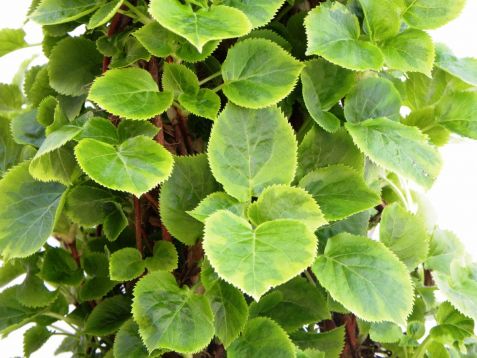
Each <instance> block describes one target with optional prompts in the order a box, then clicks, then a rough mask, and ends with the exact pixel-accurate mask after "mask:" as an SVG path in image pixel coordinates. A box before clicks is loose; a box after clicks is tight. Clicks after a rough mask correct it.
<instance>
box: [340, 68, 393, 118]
mask: <svg viewBox="0 0 477 358" xmlns="http://www.w3.org/2000/svg"><path fill="white" fill-rule="evenodd" d="M400 108H401V97H400V95H399V92H398V91H397V90H396V88H394V86H393V84H392V82H391V81H388V80H386V79H384V78H379V77H368V78H365V79H363V80H361V81H359V82H358V83H357V84H356V86H355V87H354V88H353V90H352V91H351V93H349V94H348V96H347V97H346V101H345V106H344V114H345V117H346V120H347V121H348V122H362V121H364V120H366V119H369V118H379V117H387V118H389V119H392V120H393V121H399V118H400V115H399V110H400Z"/></svg>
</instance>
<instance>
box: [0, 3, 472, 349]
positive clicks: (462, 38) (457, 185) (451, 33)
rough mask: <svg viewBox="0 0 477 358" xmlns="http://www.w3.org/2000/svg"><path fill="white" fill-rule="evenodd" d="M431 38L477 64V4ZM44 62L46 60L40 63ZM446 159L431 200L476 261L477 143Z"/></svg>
mask: <svg viewBox="0 0 477 358" xmlns="http://www.w3.org/2000/svg"><path fill="white" fill-rule="evenodd" d="M3 1H4V2H5V4H4V5H5V6H3V8H2V11H1V12H0V28H18V27H21V26H22V24H23V21H24V19H25V14H26V11H27V8H28V6H29V3H30V0H14V1H8V2H7V1H6V0H3ZM449 1H451V0H449ZM7 3H8V5H7ZM26 30H27V41H28V42H29V43H38V42H40V41H41V29H40V28H39V27H38V26H35V25H34V24H31V23H28V24H27V27H26ZM430 33H431V35H432V36H433V38H434V39H435V41H437V42H443V43H445V44H446V45H447V46H449V47H450V48H451V49H452V50H453V51H454V53H455V54H456V55H457V56H459V57H466V56H469V57H476V58H477V0H468V1H467V6H466V8H465V10H464V12H463V13H462V15H461V16H460V17H459V18H458V19H457V20H455V21H453V22H451V23H449V24H448V25H446V26H444V27H442V28H440V29H438V30H435V31H431V32H430ZM33 54H38V55H40V54H41V49H40V48H38V47H37V48H29V49H24V50H20V51H17V52H15V53H13V54H10V55H7V56H5V57H3V58H0V82H4V83H8V82H10V81H11V79H12V78H13V76H14V74H15V72H16V69H17V68H18V66H19V65H20V63H21V62H22V61H23V60H25V59H27V58H29V57H31V56H32V55H33ZM41 61H42V58H41V56H40V57H39V58H38V59H36V60H35V62H41ZM441 153H442V156H443V159H444V167H443V169H442V172H441V175H440V177H439V179H438V180H437V181H436V183H435V184H434V186H433V188H432V189H431V190H430V191H429V192H428V193H427V195H428V197H429V199H430V201H431V202H432V203H433V205H434V209H435V211H436V213H437V215H438V218H439V225H440V226H441V227H442V228H446V229H450V230H452V231H454V232H455V233H456V234H457V235H458V236H459V237H460V238H461V240H462V241H463V242H464V244H465V246H466V247H467V249H468V251H469V253H471V254H472V256H473V257H474V258H477V240H476V231H477V230H476V229H475V227H476V226H477V141H470V140H464V139H461V138H455V139H453V140H452V141H451V143H449V144H448V145H447V146H445V147H444V148H442V149H441ZM59 341H60V340H59V339H58V337H54V338H52V339H50V340H49V341H48V343H47V344H46V345H45V346H44V347H43V348H42V349H41V350H39V351H38V352H36V353H35V354H33V355H32V357H34V358H49V357H52V356H53V351H54V350H55V348H56V347H57V346H58V344H59ZM0 356H1V357H5V358H11V357H21V356H22V333H20V332H15V333H12V334H10V335H9V336H8V337H7V338H5V339H4V340H2V341H0ZM62 356H63V357H66V356H68V355H64V354H63V355H62Z"/></svg>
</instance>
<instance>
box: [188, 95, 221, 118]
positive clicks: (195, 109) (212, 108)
mask: <svg viewBox="0 0 477 358" xmlns="http://www.w3.org/2000/svg"><path fill="white" fill-rule="evenodd" d="M179 103H180V104H181V106H183V107H184V109H186V110H187V111H189V112H190V113H192V114H195V115H196V116H199V117H204V118H207V119H211V120H215V119H216V118H217V115H218V114H219V110H220V104H221V103H220V97H219V96H218V95H217V94H216V93H215V92H214V91H212V90H210V89H208V88H202V89H200V90H199V91H198V92H197V93H194V94H192V93H182V94H180V95H179Z"/></svg>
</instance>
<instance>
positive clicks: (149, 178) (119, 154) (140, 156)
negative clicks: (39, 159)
mask: <svg viewBox="0 0 477 358" xmlns="http://www.w3.org/2000/svg"><path fill="white" fill-rule="evenodd" d="M75 155H76V159H77V160H78V163H79V165H80V166H81V169H83V171H84V172H85V173H87V174H88V175H89V176H90V177H91V179H93V180H94V181H96V182H97V183H99V184H101V185H103V186H105V187H107V188H111V189H115V190H120V191H126V192H128V193H132V194H134V195H136V196H138V197H139V196H141V195H142V194H144V193H145V192H147V191H149V190H151V189H153V188H154V187H155V186H157V185H158V184H160V183H162V182H163V181H165V180H166V179H167V178H168V177H169V176H170V174H171V171H172V166H173V160H172V156H171V155H170V154H169V153H168V152H167V151H166V150H165V149H164V148H163V147H161V146H160V145H159V144H157V143H156V142H154V141H153V140H152V139H148V138H146V137H144V136H138V137H134V138H131V139H128V140H126V141H125V142H123V143H122V144H121V145H119V146H113V145H110V144H107V143H104V142H100V141H98V140H96V139H83V140H81V141H80V143H78V145H77V146H76V149H75Z"/></svg>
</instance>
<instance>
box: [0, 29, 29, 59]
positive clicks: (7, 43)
mask: <svg viewBox="0 0 477 358" xmlns="http://www.w3.org/2000/svg"><path fill="white" fill-rule="evenodd" d="M27 46H28V44H27V43H26V41H25V30H23V29H2V30H0V57H2V56H5V55H6V54H8V53H10V52H13V51H16V50H19V49H21V48H24V47H27Z"/></svg>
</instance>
